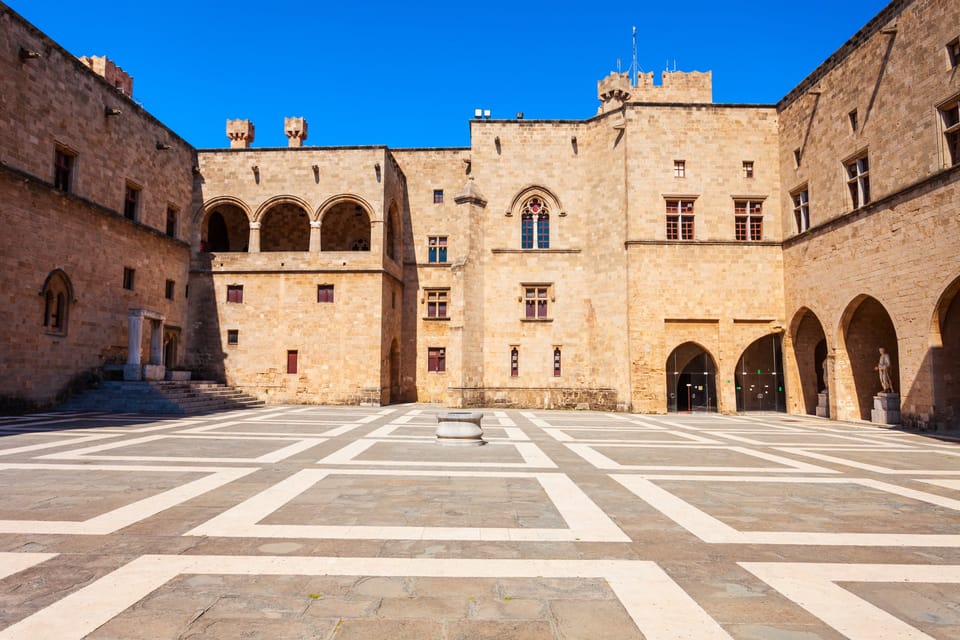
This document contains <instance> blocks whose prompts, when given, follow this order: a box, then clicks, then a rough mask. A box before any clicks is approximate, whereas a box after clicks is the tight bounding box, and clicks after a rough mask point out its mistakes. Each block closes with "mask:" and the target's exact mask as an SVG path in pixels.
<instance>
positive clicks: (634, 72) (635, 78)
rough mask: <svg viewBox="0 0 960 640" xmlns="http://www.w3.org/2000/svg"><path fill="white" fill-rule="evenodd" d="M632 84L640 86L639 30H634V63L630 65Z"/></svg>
mask: <svg viewBox="0 0 960 640" xmlns="http://www.w3.org/2000/svg"><path fill="white" fill-rule="evenodd" d="M630 84H632V85H633V86H637V85H638V84H640V67H639V66H637V28H636V27H634V28H633V62H632V63H631V64H630Z"/></svg>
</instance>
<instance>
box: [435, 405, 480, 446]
mask: <svg viewBox="0 0 960 640" xmlns="http://www.w3.org/2000/svg"><path fill="white" fill-rule="evenodd" d="M482 419H483V414H482V413H480V412H479V411H447V412H444V413H438V414H437V422H438V423H439V424H438V425H437V444H442V445H452V446H459V447H465V446H466V447H471V446H472V447H477V446H480V445H483V444H487V443H486V441H485V440H484V439H483V429H481V428H480V420H482Z"/></svg>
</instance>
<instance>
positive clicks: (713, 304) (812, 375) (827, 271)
mask: <svg viewBox="0 0 960 640" xmlns="http://www.w3.org/2000/svg"><path fill="white" fill-rule="evenodd" d="M0 34H2V37H0V222H2V229H3V233H2V234H0V266H2V269H0V282H2V291H3V295H2V296H0V327H2V328H0V396H2V397H4V398H6V399H7V400H11V399H19V400H21V401H26V402H31V403H35V404H37V405H44V404H49V403H52V402H53V401H54V400H55V399H56V398H57V397H58V394H60V393H61V392H62V390H63V389H64V388H65V387H66V386H67V385H68V384H69V383H70V381H71V380H72V379H74V378H76V377H77V376H78V375H80V374H82V373H83V372H87V371H101V372H104V371H105V372H107V373H108V374H110V375H115V376H124V377H126V378H127V379H143V378H147V379H151V378H160V377H163V375H164V374H165V373H168V372H170V371H172V370H190V371H191V372H192V374H193V376H194V377H195V378H196V377H202V378H206V379H217V380H221V381H225V382H228V383H229V384H232V385H235V386H237V387H239V388H241V389H243V390H245V391H247V392H248V393H251V394H254V395H256V396H259V397H260V398H262V399H264V400H266V401H268V402H273V403H372V404H377V403H395V402H405V401H423V402H437V403H444V404H447V405H450V406H481V405H483V406H513V407H540V408H552V407H555V408H591V409H607V410H619V411H634V412H650V413H663V412H668V411H686V410H709V411H720V412H735V411H751V410H764V411H787V412H792V413H808V414H813V413H817V412H818V411H819V413H820V414H821V415H829V416H830V417H831V418H834V419H842V420H859V419H866V420H869V419H871V415H872V412H873V411H874V410H875V404H874V402H875V400H874V396H875V395H876V394H878V393H879V392H880V391H882V389H881V381H880V379H879V378H878V372H877V370H876V367H877V366H878V362H879V357H880V356H879V351H878V350H879V348H881V347H882V348H884V349H885V350H886V355H888V356H889V362H890V366H889V369H888V370H887V372H888V373H889V377H890V382H892V387H893V391H894V393H895V394H898V395H897V396H895V397H896V398H897V400H896V402H897V403H898V404H899V406H897V407H891V410H899V411H900V412H901V414H902V416H903V420H904V422H906V423H909V424H920V425H938V426H946V425H950V424H951V423H952V424H953V425H954V426H957V425H960V296H958V295H957V294H958V292H960V188H958V184H960V113H958V100H960V66H958V65H960V40H958V37H960V3H957V2H956V1H955V0H895V1H894V2H892V3H891V4H890V5H889V6H887V7H886V8H885V9H884V10H883V11H881V13H880V14H879V15H877V16H876V17H875V18H874V19H873V20H871V21H870V22H869V23H868V24H867V25H866V26H865V27H863V29H861V30H860V31H859V32H857V33H856V34H855V35H853V37H852V38H851V39H850V40H849V41H848V42H847V43H846V44H844V45H843V46H842V47H841V48H840V49H839V50H838V51H837V52H836V53H834V54H833V55H832V56H830V57H829V58H828V59H827V60H826V61H825V62H824V63H823V64H822V65H821V66H820V67H819V68H817V69H815V70H813V71H812V73H811V74H810V75H809V76H808V77H807V78H806V79H805V80H803V81H802V82H801V83H800V84H799V85H798V86H797V87H796V88H794V89H793V90H792V91H790V92H789V93H788V94H787V95H786V96H784V97H783V99H782V100H780V101H779V102H778V103H777V104H775V105H745V104H715V103H713V101H712V88H711V75H710V73H683V72H676V71H675V72H665V73H663V74H662V76H661V77H660V78H656V79H655V78H654V77H653V74H639V75H638V76H637V77H630V75H628V74H616V73H612V74H610V75H609V76H608V77H606V78H604V79H602V80H601V81H600V82H599V84H598V89H597V94H598V97H599V102H600V104H599V108H598V110H597V114H596V115H595V116H594V117H591V118H588V119H586V120H582V121H570V120H562V121H560V120H527V119H522V118H521V117H518V118H516V119H508V120H496V119H484V118H482V117H481V118H477V119H474V120H471V121H470V146H469V147H464V148H444V149H416V148H415V149H392V148H387V147H385V146H363V147H361V146H357V147H313V146H308V145H307V144H306V141H307V122H306V121H305V120H304V119H303V118H300V117H290V118H287V119H286V120H285V122H283V123H280V122H273V123H262V122H261V123H256V125H257V126H258V127H280V126H281V125H282V126H283V127H284V130H285V132H286V135H287V137H288V139H289V146H288V147H285V148H258V147H257V146H256V144H255V128H254V123H253V122H250V121H247V120H229V121H227V123H226V134H227V137H228V138H229V148H222V149H195V148H193V147H192V146H191V145H190V144H188V143H187V142H186V141H184V140H183V139H182V138H180V137H178V136H177V134H176V133H174V132H173V131H171V130H169V129H168V128H167V127H165V126H164V125H163V123H161V122H159V121H157V120H156V119H155V118H154V117H153V116H151V115H150V114H149V113H147V112H146V111H145V110H144V109H143V108H141V107H140V106H138V104H137V103H136V102H134V101H133V99H132V91H133V86H132V80H131V78H130V77H129V76H128V75H127V74H125V73H124V72H123V71H122V69H120V68H119V67H117V66H116V65H115V64H114V63H113V62H111V61H110V60H108V59H105V58H99V57H91V58H80V59H78V58H75V57H74V56H73V55H71V54H70V53H68V52H67V51H65V50H64V49H63V48H62V47H60V46H59V45H57V43H55V42H53V41H52V40H50V39H49V38H48V37H47V36H45V35H44V34H43V33H41V32H40V31H38V30H37V29H36V28H35V27H33V26H32V25H30V24H29V23H27V22H26V21H25V20H24V19H23V18H21V17H20V16H19V15H17V14H16V13H15V12H14V11H12V10H11V9H10V8H9V7H7V6H5V5H3V4H0ZM171 89H172V90H175V88H171ZM585 89H586V88H585ZM584 97H585V99H586V98H587V96H586V95H585V96H584ZM825 389H827V390H828V391H826V392H824V390H825ZM818 405H819V409H818Z"/></svg>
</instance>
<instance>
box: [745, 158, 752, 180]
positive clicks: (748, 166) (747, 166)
mask: <svg viewBox="0 0 960 640" xmlns="http://www.w3.org/2000/svg"><path fill="white" fill-rule="evenodd" d="M743 177H744V178H752V177H753V160H744V161H743Z"/></svg>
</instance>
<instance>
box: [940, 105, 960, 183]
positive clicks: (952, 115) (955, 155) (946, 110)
mask: <svg viewBox="0 0 960 640" xmlns="http://www.w3.org/2000/svg"><path fill="white" fill-rule="evenodd" d="M940 118H941V120H942V121H943V136H944V158H943V159H944V164H946V165H947V166H948V167H952V166H953V165H955V164H960V98H957V99H955V100H953V101H952V102H950V103H948V104H946V105H944V106H942V107H940Z"/></svg>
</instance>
